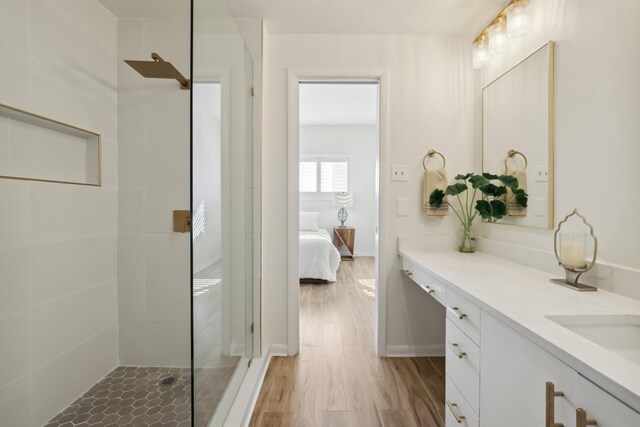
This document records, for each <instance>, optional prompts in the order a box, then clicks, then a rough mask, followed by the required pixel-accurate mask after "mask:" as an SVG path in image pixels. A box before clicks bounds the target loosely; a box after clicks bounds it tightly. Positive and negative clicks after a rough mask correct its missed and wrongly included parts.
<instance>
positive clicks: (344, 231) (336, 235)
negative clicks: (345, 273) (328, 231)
mask: <svg viewBox="0 0 640 427" xmlns="http://www.w3.org/2000/svg"><path fill="white" fill-rule="evenodd" d="M355 239H356V229H355V228H352V227H333V244H334V246H335V247H336V248H337V249H338V250H340V248H341V247H342V246H344V247H345V248H347V250H348V251H349V255H342V256H341V258H342V259H343V260H346V261H353V260H354V259H355V256H353V244H354V242H355Z"/></svg>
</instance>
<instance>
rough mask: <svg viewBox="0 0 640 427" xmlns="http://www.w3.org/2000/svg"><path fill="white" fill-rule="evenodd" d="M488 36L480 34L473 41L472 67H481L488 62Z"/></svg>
mask: <svg viewBox="0 0 640 427" xmlns="http://www.w3.org/2000/svg"><path fill="white" fill-rule="evenodd" d="M490 57H491V55H490V53H489V36H488V35H487V34H486V33H482V34H480V35H479V36H478V37H476V39H475V40H474V42H473V68H476V69H478V68H482V67H484V66H485V65H487V63H488V62H489V59H490Z"/></svg>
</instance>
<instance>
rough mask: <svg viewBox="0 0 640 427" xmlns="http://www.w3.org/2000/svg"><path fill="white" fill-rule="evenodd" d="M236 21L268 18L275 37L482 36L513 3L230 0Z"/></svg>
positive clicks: (482, 0)
mask: <svg viewBox="0 0 640 427" xmlns="http://www.w3.org/2000/svg"><path fill="white" fill-rule="evenodd" d="M227 2H228V4H229V7H230V9H231V14H232V15H233V16H234V17H242V18H263V19H264V20H265V22H266V25H267V29H268V30H269V32H272V33H307V34H315V33H317V34H448V35H453V34H464V35H471V34H475V33H477V32H479V30H480V29H481V28H483V27H484V26H485V25H486V24H488V23H489V21H490V20H491V19H493V17H494V16H495V15H496V14H497V13H498V12H499V11H500V10H501V9H502V8H503V7H504V6H505V5H506V4H507V3H508V0H227Z"/></svg>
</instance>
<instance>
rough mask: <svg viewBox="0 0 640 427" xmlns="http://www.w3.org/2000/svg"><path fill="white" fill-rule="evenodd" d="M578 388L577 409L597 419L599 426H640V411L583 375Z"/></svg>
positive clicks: (579, 379) (580, 377)
mask: <svg viewBox="0 0 640 427" xmlns="http://www.w3.org/2000/svg"><path fill="white" fill-rule="evenodd" d="M577 388H578V405H577V406H578V409H577V411H580V410H582V411H584V416H585V418H587V419H592V420H595V421H596V422H597V423H598V427H622V426H629V427H631V426H640V414H639V413H637V412H636V411H634V410H633V409H631V408H629V407H628V406H626V405H625V404H624V403H622V402H620V401H619V400H618V399H616V398H615V397H613V396H612V395H610V394H609V393H607V392H606V391H604V390H602V389H601V388H600V387H598V386H597V385H595V384H593V383H592V382H590V381H589V380H587V379H585V378H584V377H582V376H581V375H578V387H577ZM576 417H578V414H577V413H576Z"/></svg>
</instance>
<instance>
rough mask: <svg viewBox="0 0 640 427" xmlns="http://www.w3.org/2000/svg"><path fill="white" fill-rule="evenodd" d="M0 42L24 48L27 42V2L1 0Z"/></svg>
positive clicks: (22, 0) (21, 0)
mask: <svg viewBox="0 0 640 427" xmlns="http://www.w3.org/2000/svg"><path fill="white" fill-rule="evenodd" d="M0 40H4V41H6V42H9V43H11V44H14V45H18V46H21V47H26V46H27V42H28V40H29V2H26V1H24V0H3V2H2V15H0Z"/></svg>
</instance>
